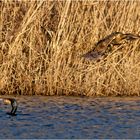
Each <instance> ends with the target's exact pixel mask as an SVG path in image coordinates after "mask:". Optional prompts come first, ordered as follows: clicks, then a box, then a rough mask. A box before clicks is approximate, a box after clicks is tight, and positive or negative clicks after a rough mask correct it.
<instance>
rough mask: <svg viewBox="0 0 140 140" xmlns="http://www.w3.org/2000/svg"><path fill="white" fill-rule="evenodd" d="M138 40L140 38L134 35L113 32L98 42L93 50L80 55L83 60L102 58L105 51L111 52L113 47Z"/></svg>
mask: <svg viewBox="0 0 140 140" xmlns="http://www.w3.org/2000/svg"><path fill="white" fill-rule="evenodd" d="M136 39H140V36H138V35H134V34H130V33H128V34H123V33H121V32H113V33H112V34H110V35H108V36H106V37H105V38H103V39H101V40H99V41H98V42H97V43H96V44H95V45H94V48H93V50H91V51H89V52H87V53H86V54H84V55H82V57H84V58H90V59H98V58H100V57H101V56H103V55H104V54H105V53H106V51H107V50H111V49H112V47H113V46H115V45H121V44H123V43H124V41H132V40H136Z"/></svg>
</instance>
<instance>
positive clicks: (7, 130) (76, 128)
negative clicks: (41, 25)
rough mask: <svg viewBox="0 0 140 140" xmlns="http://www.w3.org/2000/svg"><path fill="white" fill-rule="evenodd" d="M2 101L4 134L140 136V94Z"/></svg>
mask: <svg viewBox="0 0 140 140" xmlns="http://www.w3.org/2000/svg"><path fill="white" fill-rule="evenodd" d="M16 99H17V101H18V104H19V106H18V111H17V115H16V116H9V115H7V114H6V112H8V111H10V106H6V105H3V104H2V103H1V104H0V138H10V139H11V138H12V139H16V138H18V139H21V138H25V139H27V138H32V139H33V138H34V139H35V138H40V139H41V138H46V139H47V138H49V139H53V138H61V139H62V138H63V139H67V138H69V139H70V138H75V139H78V138H83V139H87V138H88V139H89V138H94V139H95V138H104V139H105V138H106V139H108V138H115V139H117V138H119V139H122V138H125V139H128V138H131V139H132V138H140V98H139V97H135V98H133V97H132V98H128V97H127V98H124V97H123V98H118V97H114V98H93V97H92V98H91V97H90V98H88V97H63V96H62V97H40V96H32V97H29V96H26V97H24V96H20V97H16Z"/></svg>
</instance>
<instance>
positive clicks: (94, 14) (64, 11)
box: [0, 0, 140, 96]
mask: <svg viewBox="0 0 140 140" xmlns="http://www.w3.org/2000/svg"><path fill="white" fill-rule="evenodd" d="M0 11H1V12H0V22H1V23H0V32H1V36H0V92H1V94H16V95H18V94H20V95H74V96H77V95H81V96H84V95H85V96H139V95H140V86H139V85H140V62H139V58H140V51H139V47H140V41H139V40H137V41H133V42H129V43H125V44H123V45H121V46H119V47H116V48H115V49H114V50H113V51H112V52H111V53H109V54H108V56H107V57H106V58H105V59H104V60H101V61H100V62H96V61H89V60H85V59H83V58H81V55H83V54H84V53H86V52H88V51H89V50H91V49H92V48H93V44H95V42H98V41H99V40H100V39H102V38H104V37H105V36H107V35H109V34H111V33H112V32H115V31H119V32H123V33H134V34H140V12H139V11H140V2H139V1H88V0H85V1H42V0H40V1H25V0H22V1H8V0H7V1H1V2H0Z"/></svg>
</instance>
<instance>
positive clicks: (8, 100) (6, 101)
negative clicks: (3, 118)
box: [0, 98, 18, 116]
mask: <svg viewBox="0 0 140 140" xmlns="http://www.w3.org/2000/svg"><path fill="white" fill-rule="evenodd" d="M0 100H1V101H3V102H4V104H10V105H11V107H12V110H11V112H10V113H7V114H9V115H13V116H14V115H16V111H17V107H18V104H17V101H16V99H14V98H0Z"/></svg>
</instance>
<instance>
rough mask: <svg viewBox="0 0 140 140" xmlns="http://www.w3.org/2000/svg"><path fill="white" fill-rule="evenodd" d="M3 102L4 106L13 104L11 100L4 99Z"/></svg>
mask: <svg viewBox="0 0 140 140" xmlns="http://www.w3.org/2000/svg"><path fill="white" fill-rule="evenodd" d="M3 102H4V104H11V101H10V100H9V99H4V100H3Z"/></svg>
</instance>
